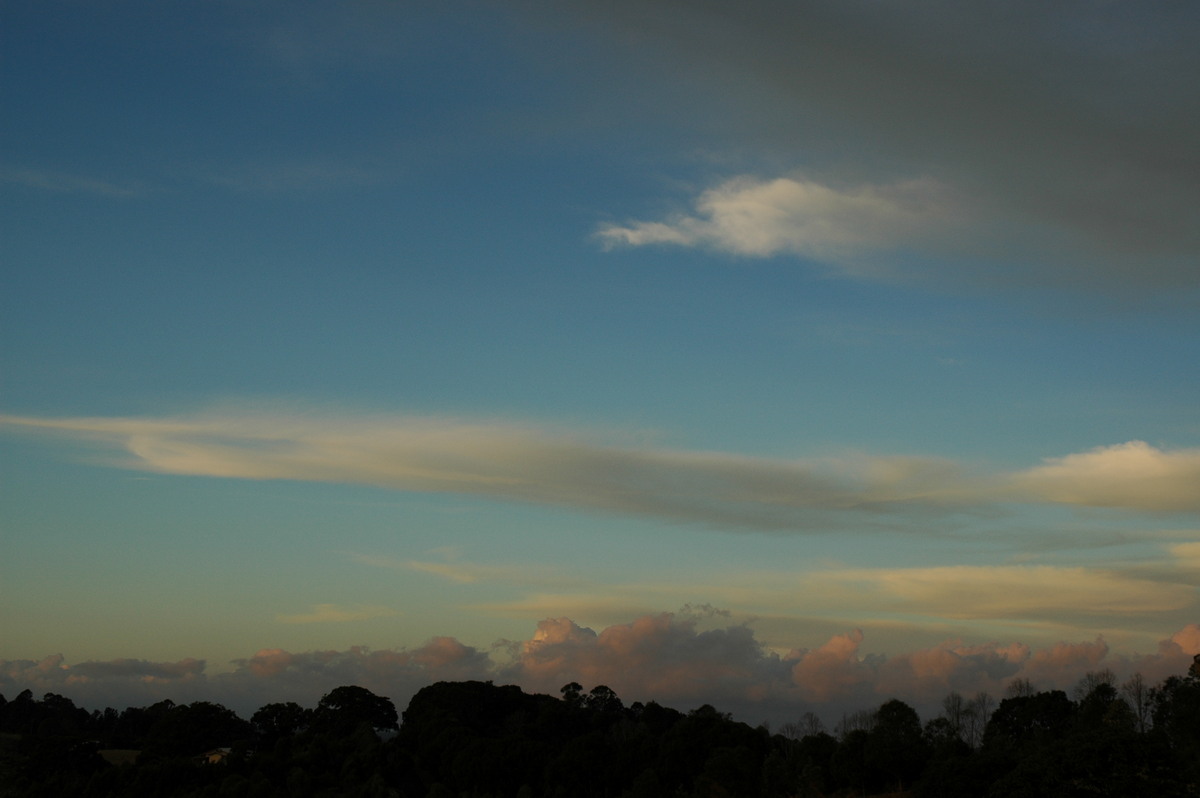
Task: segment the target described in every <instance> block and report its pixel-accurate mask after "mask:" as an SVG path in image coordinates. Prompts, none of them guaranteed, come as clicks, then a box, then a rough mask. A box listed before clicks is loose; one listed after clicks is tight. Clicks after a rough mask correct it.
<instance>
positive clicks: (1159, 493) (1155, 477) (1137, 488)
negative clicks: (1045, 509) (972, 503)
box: [1013, 441, 1200, 511]
mask: <svg viewBox="0 0 1200 798" xmlns="http://www.w3.org/2000/svg"><path fill="white" fill-rule="evenodd" d="M1013 483H1014V485H1015V486H1016V487H1017V488H1018V489H1019V490H1020V491H1023V492H1024V493H1026V494H1029V495H1031V496H1034V497H1037V498H1040V499H1042V500H1043V501H1047V502H1052V503H1056V504H1079V505H1087V506H1091V507H1125V508H1130V509H1137V510H1178V511H1197V510H1200V449H1180V450H1177V451H1174V452H1166V451H1163V450H1161V449H1156V448H1155V447H1153V446H1151V445H1149V444H1147V443H1144V442H1143V441H1130V442H1128V443H1123V444H1119V445H1116V446H1100V447H1097V448H1095V449H1092V450H1091V451H1087V452H1082V453H1079V454H1071V455H1067V456H1066V457H1056V458H1050V459H1047V460H1046V461H1045V463H1044V464H1043V465H1040V466H1036V467H1034V468H1031V469H1029V470H1028V471H1025V472H1024V473H1021V474H1017V475H1016V476H1014V478H1013Z"/></svg>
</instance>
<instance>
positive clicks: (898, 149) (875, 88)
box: [531, 0, 1200, 291]
mask: <svg viewBox="0 0 1200 798" xmlns="http://www.w3.org/2000/svg"><path fill="white" fill-rule="evenodd" d="M531 5H533V6H536V7H539V8H540V7H541V6H542V5H543V4H540V3H532V4H531ZM568 6H569V7H570V8H571V9H572V11H573V13H575V14H576V15H580V16H581V17H582V18H584V19H586V20H588V21H589V22H590V23H592V24H595V25H597V26H599V27H601V28H607V29H608V30H610V31H614V32H615V33H616V34H617V38H618V39H619V40H620V41H622V42H624V43H625V45H626V46H628V47H629V48H630V49H631V50H634V51H636V52H637V53H638V54H640V55H641V56H643V57H645V58H647V59H654V60H658V59H662V61H659V63H663V62H665V64H666V65H667V66H666V68H665V69H664V74H660V75H650V76H647V78H648V79H649V80H663V79H667V78H666V77H665V75H671V76H673V78H675V79H683V80H691V81H695V82H700V83H703V84H705V85H707V86H709V87H710V88H711V89H712V91H711V94H710V97H711V99H712V101H713V103H714V104H715V105H717V106H720V108H721V109H722V110H723V111H725V112H727V111H728V110H729V109H735V110H736V113H726V118H728V119H729V120H731V121H730V122H729V123H728V124H730V125H732V126H733V127H734V130H733V135H734V136H735V137H737V138H738V142H737V144H736V145H734V146H741V147H742V148H744V147H745V145H747V144H748V145H751V146H752V147H757V148H760V149H762V150H763V151H766V152H774V153H776V154H777V156H778V158H779V162H781V163H786V164H787V165H788V168H790V169H798V170H801V171H803V172H805V173H807V174H810V175H816V176H817V177H818V178H820V179H821V180H823V181H825V182H830V183H832V184H834V185H836V184H837V182H838V181H846V182H847V184H848V185H854V184H862V183H866V184H872V183H875V184H877V183H880V182H884V183H887V182H892V181H896V180H904V179H915V178H920V177H930V178H933V179H935V180H938V181H941V182H943V183H945V184H947V185H949V186H951V187H953V188H954V189H955V190H956V191H958V192H960V193H961V194H962V195H963V196H964V197H966V198H968V200H969V201H970V202H971V203H972V205H974V206H975V207H976V209H977V212H978V213H979V214H980V215H981V216H984V217H987V218H988V225H989V230H990V234H989V236H988V241H987V242H986V246H987V247H988V248H991V249H993V250H994V252H993V253H992V257H993V258H994V259H996V260H997V261H998V260H1000V259H1003V258H1005V257H1012V256H1013V255H1022V254H1024V255H1025V260H1027V261H1033V262H1032V263H1028V264H1027V266H1025V267H1024V270H1023V271H1022V270H1018V271H1014V270H1013V267H1011V266H1007V267H1005V269H1004V273H1003V274H993V273H990V272H989V271H988V270H987V269H982V268H979V269H976V270H975V271H974V272H973V277H968V278H967V279H975V280H980V279H982V280H985V281H987V280H995V281H1010V282H1015V283H1023V284H1029V283H1041V284H1045V285H1047V286H1050V287H1061V286H1072V287H1080V286H1086V287H1088V288H1101V289H1109V290H1119V291H1127V290H1130V289H1131V288H1135V289H1136V288H1140V289H1144V290H1147V291H1159V290H1171V291H1178V290H1180V289H1190V288H1195V286H1196V284H1197V272H1198V267H1197V261H1196V252H1197V251H1198V250H1200V152H1198V151H1197V149H1196V147H1195V142H1196V141H1197V140H1200V85H1198V84H1200V79H1198V78H1197V76H1198V75H1200V48H1197V47H1195V42H1194V36H1192V35H1190V34H1191V33H1194V32H1195V31H1197V30H1200V8H1198V7H1196V6H1195V5H1192V4H1184V3H1156V4H1145V3H1129V2H1116V3H1103V4H1101V3H1084V2H1068V3H1035V2H1017V3H1003V4H985V3H951V2H919V3H893V2H885V3H879V2H871V3H866V2H857V1H855V0H851V1H850V2H846V1H845V0H836V1H835V0H809V1H808V2H782V1H775V2H772V1H767V2H759V3H754V4H750V5H733V4H728V3H724V2H717V0H698V1H697V2H682V0H638V2H628V1H624V2H616V3H610V2H606V3H602V4H601V3H594V2H585V1H583V0H581V1H580V2H575V3H571V4H568ZM541 10H542V11H543V12H544V13H553V12H551V11H550V10H549V9H541ZM559 13H562V12H561V10H560V11H559ZM697 113H698V114H699V113H701V110H700V109H697ZM1030 225H1032V227H1033V228H1034V229H1035V230H1036V229H1039V228H1040V232H1039V233H1036V234H1035V235H1036V236H1037V239H1036V240H1033V241H1031V240H1030V233H1029V228H1030ZM1017 226H1021V227H1023V228H1024V229H1022V231H1021V233H1020V236H1019V237H1020V238H1021V239H1023V240H1022V242H1021V243H1020V244H1019V245H1018V244H1016V243H1015V242H1014V241H1006V235H1005V231H1006V230H1009V229H1012V230H1015V229H1016V227H1017ZM1008 237H1009V238H1011V239H1015V238H1017V237H1018V236H1017V234H1016V233H1012V234H1011V235H1010V236H1008ZM977 254H978V256H979V257H980V258H981V259H985V260H986V259H988V252H987V251H984V252H979V253H977ZM938 276H940V277H948V275H943V274H939V275H938Z"/></svg>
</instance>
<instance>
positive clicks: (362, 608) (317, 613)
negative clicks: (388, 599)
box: [276, 604, 398, 623]
mask: <svg viewBox="0 0 1200 798" xmlns="http://www.w3.org/2000/svg"><path fill="white" fill-rule="evenodd" d="M397 614H398V613H397V612H396V610H394V609H392V608H391V607H381V606H378V605H365V604H357V605H355V606H353V607H341V606H338V605H337V604H316V605H314V606H313V608H312V611H311V612H302V613H297V614H294V615H279V616H276V617H277V620H279V622H280V623H345V622H347V621H365V620H369V619H371V618H389V617H391V616H393V615H397Z"/></svg>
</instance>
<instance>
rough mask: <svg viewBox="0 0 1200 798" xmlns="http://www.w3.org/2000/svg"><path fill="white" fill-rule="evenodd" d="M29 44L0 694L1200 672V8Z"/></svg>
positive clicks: (288, 7) (183, 10) (685, 692)
mask: <svg viewBox="0 0 1200 798" xmlns="http://www.w3.org/2000/svg"><path fill="white" fill-rule="evenodd" d="M3 15H4V18H5V24H4V26H3V32H2V33H0V36H3V41H2V42H0V52H2V55H0V58H2V59H3V60H2V62H0V64H2V69H3V73H4V79H3V81H0V98H2V100H0V102H2V103H3V109H4V114H3V116H4V123H3V142H2V147H0V202H2V203H3V218H4V223H3V227H4V230H3V252H2V262H0V268H2V269H3V276H4V286H5V288H4V291H3V292H2V293H0V375H2V378H3V382H2V384H0V391H2V393H0V413H2V414H3V419H2V420H3V424H2V426H0V433H2V434H3V447H2V448H0V468H2V469H3V470H2V472H0V475H2V480H0V485H2V486H0V491H2V494H0V497H2V499H3V502H2V506H3V510H2V516H0V522H2V524H3V530H4V535H3V544H2V545H3V557H2V558H0V559H2V560H3V565H0V577H2V579H0V584H2V587H0V591H2V593H0V597H2V599H3V600H2V601H0V628H2V629H3V634H2V635H0V660H3V664H4V668H3V669H0V674H3V675H0V691H2V692H4V693H6V694H8V693H9V692H13V693H15V692H18V691H19V690H20V689H23V688H24V687H25V686H34V687H36V688H39V689H41V688H45V689H54V690H55V691H56V692H64V693H65V694H68V695H77V696H79V698H80V700H83V701H91V702H93V703H103V702H112V703H115V702H120V701H126V702H136V701H138V700H140V699H141V698H143V697H146V696H151V695H157V694H159V693H161V694H163V695H170V696H171V697H173V698H175V699H176V700H180V699H187V698H189V697H203V698H215V699H218V700H225V701H227V702H229V703H231V705H236V706H239V707H243V708H244V707H246V706H249V707H251V708H252V707H254V706H257V705H259V704H261V703H265V701H266V700H269V699H272V698H276V697H284V696H286V697H287V698H289V699H293V700H300V701H302V702H307V703H312V702H314V701H315V699H316V698H318V697H319V696H320V695H321V694H322V692H324V691H327V690H328V689H329V688H330V687H332V686H336V685H337V684H338V683H342V682H341V681H338V680H339V679H341V680H343V681H345V680H357V681H359V682H363V683H367V684H369V685H370V686H372V687H373V688H374V689H378V690H379V691H380V692H383V693H385V694H390V695H394V696H396V697H397V698H398V699H403V698H404V696H405V692H406V691H411V690H412V689H415V687H419V686H420V684H421V683H422V682H423V680H425V681H428V680H433V679H437V678H468V677H471V678H495V679H504V680H509V681H514V682H517V683H520V684H522V685H524V686H526V687H528V688H530V689H541V690H549V691H555V690H556V689H557V687H558V686H559V685H561V684H562V683H565V682H567V681H572V680H576V681H580V682H584V683H587V684H588V686H590V683H593V682H595V683H599V682H604V683H607V684H610V685H611V686H613V687H614V688H615V689H617V692H618V694H620V695H622V696H623V697H628V698H630V699H640V700H647V699H650V698H656V699H658V700H662V701H665V702H672V703H676V704H680V705H689V704H690V705H696V704H699V703H703V702H709V703H714V704H717V705H719V706H724V707H728V708H730V709H735V710H737V711H738V712H739V713H740V714H742V715H744V716H745V717H746V718H747V719H750V720H759V719H761V718H762V717H768V716H772V717H773V716H778V717H784V718H785V717H787V716H788V714H789V713H794V712H799V711H801V710H802V709H804V708H817V709H821V710H822V711H827V712H834V711H835V710H836V709H838V708H846V707H848V708H851V709H854V708H859V706H860V705H862V706H869V705H870V704H871V702H875V703H878V701H880V700H883V699H886V698H889V697H891V696H892V695H901V696H902V697H906V698H908V699H909V700H912V701H914V702H917V703H919V702H921V701H926V702H930V701H933V700H934V699H936V698H938V697H940V695H942V694H944V693H945V692H947V691H948V690H950V689H962V690H964V691H965V690H967V689H972V690H973V689H990V690H992V691H1002V690H1003V686H1004V684H1005V682H1006V681H1007V680H1009V679H1011V678H1016V677H1018V676H1025V677H1029V678H1033V679H1034V680H1035V681H1040V682H1041V683H1043V684H1045V685H1046V686H1050V685H1058V684H1062V683H1069V682H1071V681H1073V680H1074V679H1075V678H1077V677H1078V676H1079V675H1080V674H1081V673H1082V672H1083V671H1084V670H1087V669H1088V668H1090V667H1102V666H1108V667H1114V668H1115V669H1117V670H1118V671H1123V672H1124V671H1129V672H1131V671H1132V670H1134V669H1142V670H1144V671H1146V673H1147V674H1148V675H1151V676H1155V675H1166V674H1168V673H1171V672H1175V670H1177V669H1178V666H1179V664H1180V663H1181V662H1184V661H1185V660H1188V661H1190V655H1191V654H1194V653H1197V652H1200V627H1198V626H1197V621H1198V620H1200V596H1198V593H1197V587H1198V585H1200V548H1198V547H1200V517H1198V516H1200V417H1198V415H1197V408H1198V407H1200V370H1198V369H1197V368H1196V362H1197V354H1198V352H1200V323H1198V322H1197V319H1198V318H1200V314H1198V313H1197V310H1198V307H1200V262H1198V255H1197V253H1198V252H1200V178H1198V177H1197V175H1198V174H1200V164H1198V163H1197V155H1196V149H1195V146H1194V142H1195V141H1196V140H1197V139H1198V138H1200V102H1198V100H1197V98H1198V97H1200V91H1198V88H1200V87H1198V86H1197V85H1196V84H1197V78H1196V75H1198V74H1200V63H1197V62H1198V60H1200V57H1198V56H1197V54H1196V49H1195V48H1194V46H1192V44H1193V42H1194V38H1195V34H1196V33H1197V32H1198V31H1200V15H1198V14H1197V12H1196V10H1195V9H1193V8H1191V7H1190V6H1189V5H1188V4H1156V5H1154V6H1153V7H1148V6H1146V5H1145V4H1136V3H1126V2H1116V3H1103V4H1100V3H1086V2H1070V3H1058V4H1053V5H1052V7H1046V5H1045V4H1040V3H1015V4H1005V5H1004V6H1003V7H994V6H991V5H988V4H979V3H954V4H946V3H937V2H928V3H915V4H912V3H910V4H892V3H859V2H849V3H847V2H837V3H835V2H796V3H784V2H758V3H754V4H751V5H749V6H747V7H745V8H742V7H739V8H737V9H734V8H732V7H729V6H727V5H726V4H723V3H718V2H690V3H681V2H669V1H668V0H661V1H660V0H653V1H652V2H645V1H644V0H643V2H638V3H625V2H618V3H592V2H567V3H553V4H551V3H543V2H537V1H536V0H529V1H528V2H512V3H499V2H495V3H493V2H474V1H472V2H465V1H464V2H459V1H458V0H455V1H454V2H440V3H427V2H411V3H410V2H356V3H347V4H331V3H329V4H327V3H305V4H299V5H296V4H283V3H271V2H263V3H251V4H247V3H233V2H212V3H184V4H171V5H169V6H163V5H162V4H154V3H140V2H123V3H117V4H109V5H106V6H104V7H103V8H101V7H99V6H96V5H94V4H87V3H75V2H52V3H44V2H39V3H23V2H9V3H5V4H4V5H3ZM72 691H73V692H72ZM155 691H157V692H155Z"/></svg>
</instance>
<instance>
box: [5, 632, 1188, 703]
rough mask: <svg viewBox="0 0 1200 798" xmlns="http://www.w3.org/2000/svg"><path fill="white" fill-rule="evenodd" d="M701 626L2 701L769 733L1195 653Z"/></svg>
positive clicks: (1183, 666) (128, 678)
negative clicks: (667, 725) (640, 714)
mask: <svg viewBox="0 0 1200 798" xmlns="http://www.w3.org/2000/svg"><path fill="white" fill-rule="evenodd" d="M703 626H704V624H702V623H701V619H700V618H699V617H698V616H697V615H696V614H694V613H689V612H687V611H683V612H680V613H659V614H655V615H646V616H642V617H639V618H636V619H634V620H633V621H630V622H628V623H623V624H614V625H612V626H608V627H606V628H604V629H602V630H600V631H599V632H596V631H594V630H592V629H590V628H587V627H584V626H580V625H579V624H577V623H575V622H574V621H572V620H571V619H569V618H548V619H546V620H544V621H542V622H541V623H539V624H538V625H537V630H536V632H535V634H534V635H533V636H532V637H531V638H529V639H527V640H524V641H500V642H499V643H497V644H496V645H495V646H494V647H493V650H492V652H491V653H489V652H488V651H484V650H480V649H477V648H474V647H472V646H468V645H464V644H462V643H460V642H459V641H458V640H455V639H454V638H452V637H437V638H434V639H432V640H429V641H428V642H426V643H425V644H424V645H421V646H418V647H414V648H411V649H407V648H405V649H369V648H366V647H352V648H349V649H347V650H342V651H332V650H330V651H304V652H290V651H285V650H282V649H264V650H261V651H258V652H256V653H255V654H253V655H252V656H249V657H246V658H242V659H237V660H234V661H233V662H232V663H230V664H231V665H232V668H229V669H225V670H222V671H220V672H217V673H212V674H210V673H208V666H207V663H206V662H205V661H204V660H197V659H185V660H180V661H178V662H149V661H145V660H132V659H121V660H112V661H107V662H104V661H85V662H78V663H75V664H68V663H67V661H66V659H65V658H64V657H63V656H62V655H54V656H50V657H46V658H44V659H42V660H36V661H35V660H0V693H5V694H15V693H16V692H19V691H20V690H23V689H30V690H33V691H34V692H35V693H43V692H55V693H60V694H64V695H67V696H68V697H71V698H72V699H73V700H76V701H77V702H80V703H81V704H82V705H83V706H86V707H88V708H96V709H98V708H101V707H102V706H116V707H117V708H123V707H125V706H144V705H146V704H149V703H153V702H154V701H158V700H162V699H163V698H170V699H171V700H174V701H176V702H190V701H198V700H209V701H217V702H219V703H223V704H226V705H228V706H230V707H231V708H234V709H236V710H238V711H240V712H243V713H246V714H247V715H248V714H249V713H250V712H253V711H254V710H255V709H257V708H258V707H260V706H262V705H263V704H266V703H270V702H275V701H296V702H297V703H300V704H302V705H312V704H315V702H316V700H317V699H318V698H319V697H320V696H321V695H322V694H324V693H326V692H328V691H329V690H331V689H333V688H334V687H337V686H339V685H342V684H357V685H360V686H363V687H366V688H367V689H369V690H372V691H373V692H376V693H378V694H380V695H386V696H388V697H389V698H391V699H392V700H393V701H394V702H396V703H397V708H399V709H403V708H404V706H405V704H406V703H407V700H408V698H410V697H411V696H412V695H413V694H414V693H415V692H416V691H417V690H419V689H420V688H421V687H424V686H425V685H427V684H430V683H432V682H435V681H461V680H470V679H476V680H496V681H500V682H501V683H504V684H517V685H519V686H521V687H522V688H523V689H525V690H528V691H533V692H541V693H549V694H551V695H557V693H558V690H559V688H560V687H562V686H563V685H564V684H566V683H568V682H572V681H578V682H581V683H583V684H584V686H585V687H591V686H594V685H599V684H604V685H607V686H609V687H611V688H613V690H615V691H616V692H617V694H618V695H619V696H621V698H622V699H623V700H625V702H626V703H631V702H633V701H642V702H647V701H658V702H659V703H662V704H665V705H668V706H674V707H676V708H678V709H683V710H687V709H692V708H695V707H696V706H699V705H700V704H702V703H710V704H714V705H715V706H717V708H718V709H720V710H722V711H730V712H734V713H735V715H736V716H737V718H738V719H739V720H743V721H747V722H750V723H756V722H759V721H761V720H764V719H766V720H769V721H770V722H771V723H773V724H779V723H784V722H788V721H794V720H795V719H797V718H798V717H799V716H800V715H801V714H803V713H804V712H808V711H815V712H816V713H817V714H818V715H819V716H821V717H824V718H825V719H826V721H827V722H828V723H830V725H831V726H832V725H833V723H834V721H835V720H836V719H837V718H839V717H841V716H842V715H843V714H844V713H849V712H854V711H856V710H860V709H873V708H875V707H877V706H878V705H879V704H880V703H882V702H884V701H886V700H888V699H890V698H896V697H899V698H901V700H904V701H906V702H909V703H911V704H913V705H914V706H916V707H918V708H919V709H921V711H922V712H924V713H931V712H936V708H937V707H938V706H939V704H940V701H941V699H942V698H943V697H944V696H945V695H947V694H948V693H949V692H951V691H956V692H959V693H962V694H965V695H972V694H974V693H976V692H979V691H986V692H989V693H990V694H991V695H993V696H994V697H996V698H1000V697H1003V696H1004V694H1005V690H1006V689H1007V686H1008V685H1009V684H1011V683H1012V682H1013V681H1015V680H1017V679H1026V680H1029V681H1030V682H1031V683H1032V684H1033V685H1034V687H1035V688H1036V689H1039V690H1050V689H1065V690H1068V691H1069V690H1070V689H1071V688H1072V687H1073V686H1074V685H1075V684H1076V683H1077V682H1078V681H1079V680H1080V679H1081V678H1083V676H1084V675H1085V674H1086V673H1087V672H1088V671H1097V670H1101V669H1105V668H1107V669H1110V670H1112V671H1114V672H1115V673H1116V675H1117V676H1118V678H1119V679H1122V680H1123V679H1125V678H1128V677H1129V676H1131V675H1133V674H1134V673H1140V674H1141V675H1142V676H1143V677H1144V678H1145V679H1146V680H1147V682H1148V683H1150V684H1156V683H1158V682H1159V681H1161V680H1162V679H1165V678H1167V677H1168V676H1173V675H1180V674H1182V673H1186V672H1187V669H1188V667H1189V666H1190V665H1191V662H1192V657H1193V656H1195V655H1196V654H1200V626H1197V625H1196V624H1189V625H1187V626H1185V627H1183V628H1182V629H1180V630H1178V631H1177V632H1176V633H1175V634H1173V635H1172V636H1171V637H1169V638H1167V639H1164V640H1162V641H1161V642H1160V643H1159V645H1158V648H1157V650H1156V651H1154V652H1152V653H1149V654H1143V655H1128V654H1118V653H1114V652H1113V651H1111V650H1110V648H1109V646H1108V644H1107V643H1105V641H1104V640H1103V639H1102V638H1097V639H1095V640H1093V641H1089V642H1079V643H1067V642H1063V643H1059V644H1057V645H1054V646H1050V647H1047V648H1043V649H1031V648H1030V647H1029V646H1027V645H1024V644H1020V643H1011V644H1000V643H995V642H992V643H986V644H974V645H966V644H963V643H961V642H956V641H947V642H945V643H942V644H939V645H936V646H933V647H931V648H927V649H918V650H912V651H906V652H898V653H896V654H894V655H892V656H882V655H867V656H863V655H862V654H861V653H860V647H861V645H862V643H863V637H864V635H863V632H862V631H861V630H857V629H854V630H851V631H849V632H846V633H842V634H837V635H834V636H833V637H831V638H830V639H829V640H827V641H826V642H824V643H822V644H821V645H819V646H816V647H814V648H811V649H810V648H796V649H792V650H790V651H787V652H784V653H778V652H774V651H770V650H768V649H766V648H764V647H763V645H762V644H761V643H760V642H759V641H758V640H757V639H756V637H755V633H754V630H753V629H752V628H750V627H748V626H746V625H730V626H723V627H722V626H719V625H718V626H715V627H713V626H712V625H711V624H708V626H710V627H711V628H702V627H703ZM929 716H931V715H929Z"/></svg>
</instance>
